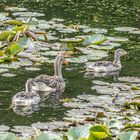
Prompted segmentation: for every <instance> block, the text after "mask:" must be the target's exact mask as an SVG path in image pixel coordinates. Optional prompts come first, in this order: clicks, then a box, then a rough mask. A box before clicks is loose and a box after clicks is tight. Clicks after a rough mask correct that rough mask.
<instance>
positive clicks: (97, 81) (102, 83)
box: [92, 80, 110, 86]
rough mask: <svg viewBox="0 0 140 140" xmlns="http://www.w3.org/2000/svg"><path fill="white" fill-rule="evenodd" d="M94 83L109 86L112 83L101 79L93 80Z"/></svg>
mask: <svg viewBox="0 0 140 140" xmlns="http://www.w3.org/2000/svg"><path fill="white" fill-rule="evenodd" d="M92 83H93V84H95V85H100V86H109V85H110V83H107V82H103V81H100V80H93V81H92Z"/></svg>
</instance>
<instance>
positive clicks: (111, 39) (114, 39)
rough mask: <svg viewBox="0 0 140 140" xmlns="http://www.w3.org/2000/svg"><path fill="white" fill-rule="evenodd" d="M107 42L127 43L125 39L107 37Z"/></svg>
mask: <svg viewBox="0 0 140 140" xmlns="http://www.w3.org/2000/svg"><path fill="white" fill-rule="evenodd" d="M107 38H108V40H109V41H116V42H126V41H129V39H128V38H126V37H107Z"/></svg>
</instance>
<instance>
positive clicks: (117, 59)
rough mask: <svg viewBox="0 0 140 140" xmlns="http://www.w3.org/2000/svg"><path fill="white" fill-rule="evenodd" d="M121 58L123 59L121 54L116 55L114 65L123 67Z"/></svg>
mask: <svg viewBox="0 0 140 140" xmlns="http://www.w3.org/2000/svg"><path fill="white" fill-rule="evenodd" d="M120 57H121V56H120V55H119V54H117V53H115V55H114V61H113V63H114V64H118V65H121V61H120Z"/></svg>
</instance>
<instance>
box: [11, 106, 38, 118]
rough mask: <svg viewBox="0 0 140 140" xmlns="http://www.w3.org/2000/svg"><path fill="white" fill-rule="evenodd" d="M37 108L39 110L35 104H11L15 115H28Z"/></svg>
mask: <svg viewBox="0 0 140 140" xmlns="http://www.w3.org/2000/svg"><path fill="white" fill-rule="evenodd" d="M38 110H39V106H38V105H35V106H27V107H21V106H13V111H14V112H15V113H16V114H17V115H21V116H29V115H31V114H32V113H33V112H34V111H38Z"/></svg>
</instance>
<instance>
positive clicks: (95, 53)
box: [76, 47, 108, 58]
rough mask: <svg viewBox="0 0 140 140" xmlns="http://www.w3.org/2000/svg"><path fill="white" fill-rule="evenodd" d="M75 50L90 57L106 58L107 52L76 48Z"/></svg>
mask: <svg viewBox="0 0 140 140" xmlns="http://www.w3.org/2000/svg"><path fill="white" fill-rule="evenodd" d="M76 49H77V50H79V51H81V52H82V53H83V54H88V55H92V56H93V57H101V58H102V57H107V56H108V52H107V51H102V50H95V49H92V48H84V47H76Z"/></svg>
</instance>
